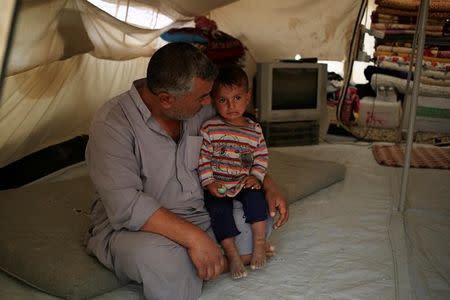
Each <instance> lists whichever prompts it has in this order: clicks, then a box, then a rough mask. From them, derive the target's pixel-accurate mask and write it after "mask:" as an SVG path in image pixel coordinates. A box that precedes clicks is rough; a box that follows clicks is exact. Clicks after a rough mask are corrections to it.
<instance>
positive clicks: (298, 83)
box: [272, 68, 318, 110]
mask: <svg viewBox="0 0 450 300" xmlns="http://www.w3.org/2000/svg"><path fill="white" fill-rule="evenodd" d="M272 76H273V81H272V110H285V109H308V108H310V109H314V108H316V107H317V78H318V70H317V69H293V68H274V69H273V74H272Z"/></svg>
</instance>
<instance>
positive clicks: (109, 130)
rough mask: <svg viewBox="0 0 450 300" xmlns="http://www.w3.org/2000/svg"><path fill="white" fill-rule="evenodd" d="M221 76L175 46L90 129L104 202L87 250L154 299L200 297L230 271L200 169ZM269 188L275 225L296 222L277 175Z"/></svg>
mask: <svg viewBox="0 0 450 300" xmlns="http://www.w3.org/2000/svg"><path fill="white" fill-rule="evenodd" d="M216 74H217V69H216V67H215V66H214V65H213V64H212V63H211V62H210V61H209V60H208V58H207V57H206V56H204V55H203V54H202V52H201V51H199V50H198V49H197V48H195V47H193V46H192V45H190V44H186V43H172V44H168V45H166V46H164V47H162V48H160V49H159V50H158V51H156V52H155V53H154V55H153V56H152V58H151V59H150V62H149V65H148V69H147V78H146V80H139V81H136V82H134V83H133V86H132V87H131V89H130V91H128V92H126V93H124V94H122V95H119V96H118V97H116V98H113V99H112V100H111V101H109V102H108V103H106V104H105V105H104V106H103V107H102V108H101V109H100V110H99V111H98V112H97V114H96V116H95V117H94V120H93V122H92V126H91V130H90V138H89V143H88V147H87V150H86V159H87V162H88V167H89V173H90V176H91V178H92V181H93V183H94V185H95V187H96V190H97V193H98V199H96V201H95V203H94V205H93V208H92V221H93V224H92V227H91V229H90V230H89V236H88V241H87V248H88V250H89V251H91V252H92V253H93V254H94V255H95V256H97V258H98V259H99V260H100V262H102V263H103V264H104V265H105V266H106V267H108V268H109V269H111V270H114V272H115V273H116V275H117V276H118V278H119V279H123V280H130V279H131V280H134V281H136V282H139V283H142V284H143V289H144V294H145V297H146V298H147V299H196V298H198V297H199V296H200V293H201V288H202V281H203V280H210V279H213V278H215V277H217V276H218V275H219V274H221V273H222V272H223V271H224V268H225V260H224V257H223V255H222V252H221V250H220V249H219V247H218V245H217V244H216V242H215V240H214V238H213V236H212V234H211V230H210V220H209V216H208V213H207V212H206V210H205V208H204V203H203V190H202V188H201V186H200V183H199V179H198V175H197V170H196V169H197V166H198V157H199V150H200V146H201V142H202V137H201V136H199V135H198V134H199V133H198V130H199V128H200V126H201V124H202V122H203V121H204V120H206V119H208V118H210V117H211V116H212V115H213V114H214V111H213V109H212V108H211V106H210V105H207V104H209V102H210V97H209V92H210V91H211V88H212V85H213V81H214V78H215V76H216ZM264 188H265V189H266V198H267V199H268V205H269V211H270V213H271V215H272V216H274V215H275V211H276V210H278V211H279V213H280V216H279V218H278V219H277V221H276V222H275V224H274V228H277V227H279V226H282V225H283V224H284V223H285V222H286V221H287V218H288V210H287V204H286V200H285V199H284V198H283V197H282V196H281V194H280V193H279V192H278V190H277V188H276V186H275V185H274V184H273V182H272V181H271V179H270V178H267V180H265V181H264ZM236 211H238V210H236ZM235 218H236V216H235ZM237 219H238V223H240V224H239V226H240V228H239V229H240V231H241V232H242V233H241V234H240V235H239V239H238V238H237V239H236V243H237V245H238V249H239V251H240V253H241V254H242V255H246V254H250V253H251V242H252V240H251V230H250V227H249V225H248V224H245V223H243V221H242V220H243V219H242V217H241V218H237ZM247 256H248V255H247ZM244 257H246V256H244Z"/></svg>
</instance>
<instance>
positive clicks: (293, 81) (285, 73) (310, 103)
mask: <svg viewBox="0 0 450 300" xmlns="http://www.w3.org/2000/svg"><path fill="white" fill-rule="evenodd" d="M326 95H327V65H326V64H321V63H286V62H272V63H270V62H268V63H259V64H258V68H257V80H256V95H255V96H256V107H257V108H258V119H259V121H260V122H296V121H316V120H319V118H320V117H321V116H322V115H323V114H324V113H326V111H325V110H326Z"/></svg>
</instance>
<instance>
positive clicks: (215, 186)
mask: <svg viewBox="0 0 450 300" xmlns="http://www.w3.org/2000/svg"><path fill="white" fill-rule="evenodd" d="M206 188H207V189H208V191H209V193H210V194H211V195H213V196H214V197H217V198H223V197H225V193H220V192H219V189H221V188H222V184H221V183H220V182H217V181H215V182H213V183H210V184H208V185H207V186H206Z"/></svg>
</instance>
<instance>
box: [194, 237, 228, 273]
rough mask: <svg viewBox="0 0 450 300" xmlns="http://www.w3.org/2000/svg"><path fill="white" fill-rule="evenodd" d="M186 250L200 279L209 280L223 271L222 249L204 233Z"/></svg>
mask: <svg viewBox="0 0 450 300" xmlns="http://www.w3.org/2000/svg"><path fill="white" fill-rule="evenodd" d="M187 250H188V254H189V256H190V257H191V259H192V262H193V263H194V266H195V268H196V269H197V275H198V277H199V278H200V279H202V280H211V279H214V278H216V277H217V276H219V275H220V274H222V273H223V271H224V269H225V258H224V256H223V254H222V251H220V248H219V246H218V245H217V244H216V243H215V242H214V241H213V240H212V239H210V238H209V236H207V235H206V234H205V235H204V237H201V238H198V239H196V242H195V243H194V244H193V245H192V247H189V248H188V249H187Z"/></svg>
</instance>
